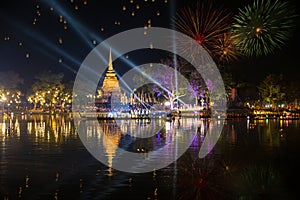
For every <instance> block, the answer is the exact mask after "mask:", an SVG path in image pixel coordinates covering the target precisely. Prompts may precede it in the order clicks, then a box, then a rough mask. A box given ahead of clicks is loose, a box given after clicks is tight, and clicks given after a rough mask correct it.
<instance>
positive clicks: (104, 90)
mask: <svg viewBox="0 0 300 200" xmlns="http://www.w3.org/2000/svg"><path fill="white" fill-rule="evenodd" d="M112 101H114V102H117V103H119V102H121V103H122V104H126V103H127V98H126V96H125V95H122V93H121V89H120V85H119V80H118V78H117V75H116V72H115V70H114V68H113V64H112V54H111V50H110V52H109V61H108V69H107V71H106V74H105V77H104V80H103V83H102V87H101V89H100V90H98V96H97V98H96V102H95V103H96V105H97V106H98V107H102V108H111V103H112Z"/></svg>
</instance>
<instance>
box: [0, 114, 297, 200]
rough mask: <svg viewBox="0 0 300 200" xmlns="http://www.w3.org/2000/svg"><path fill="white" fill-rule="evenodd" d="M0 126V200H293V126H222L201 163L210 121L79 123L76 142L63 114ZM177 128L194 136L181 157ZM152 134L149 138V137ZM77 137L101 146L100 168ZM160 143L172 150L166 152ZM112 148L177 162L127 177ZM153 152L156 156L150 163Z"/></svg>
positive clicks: (8, 119)
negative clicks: (102, 159) (212, 146)
mask: <svg viewBox="0 0 300 200" xmlns="http://www.w3.org/2000/svg"><path fill="white" fill-rule="evenodd" d="M0 120H1V121H0V198H1V199H297V198H296V197H298V196H299V194H298V185H297V184H296V183H297V182H298V181H299V180H300V179H299V178H300V159H299V155H300V121H299V120H279V119H269V120H268V119H267V120H253V119H228V120H225V122H224V127H223V131H222V134H221V136H220V138H219V140H218V142H217V144H216V145H215V146H214V148H213V149H212V151H211V152H210V153H209V154H208V155H207V156H206V157H205V158H204V159H199V158H198V152H199V149H200V147H201V145H202V142H203V140H204V138H205V137H206V134H207V132H208V131H209V130H211V128H213V126H215V125H214V124H212V123H211V121H210V120H209V119H194V118H181V119H177V118H176V120H175V121H171V122H169V121H164V120H162V119H156V120H149V119H147V120H117V121H113V120H107V121H105V120H101V121H99V122H98V121H97V123H95V122H94V121H89V120H84V121H82V122H80V123H84V124H85V126H83V129H82V130H80V133H81V134H82V133H85V135H84V136H82V135H79V133H78V131H77V129H76V128H75V126H74V121H73V119H72V117H71V116H68V115H66V116H61V115H43V114H40V115H39V114H37V115H16V116H1V118H0ZM79 127H81V126H79ZM157 127H160V128H159V129H156V128H157ZM178 127H183V129H189V130H190V131H192V133H193V134H192V135H193V137H188V139H189V140H190V145H189V146H188V148H187V150H184V151H182V153H183V154H182V155H180V154H181V153H180V148H178V147H181V144H182V143H184V142H185V140H186V139H187V136H186V135H185V133H184V132H176V130H178ZM99 130H101V131H100V132H101V133H99ZM149 130H150V132H149V133H148V132H147V131H149ZM153 131H155V134H152V135H151V132H153ZM174 131H175V132H174ZM129 132H130V134H128V133H129ZM81 137H85V139H86V140H87V141H91V142H95V141H96V142H98V143H99V144H100V143H101V144H102V145H101V149H100V150H99V151H101V154H102V155H104V158H105V159H106V162H107V165H104V164H102V163H101V162H100V161H98V160H97V159H96V158H95V157H94V156H93V155H92V154H91V153H90V152H89V150H87V148H86V147H85V145H84V144H83V142H82V140H81ZM138 137H143V138H138ZM105 138H106V139H109V141H110V143H107V142H105ZM167 144H171V145H169V146H168V149H167V150H165V149H164V147H165V146H166V145H167ZM118 148H121V149H123V150H126V151H128V152H132V153H136V154H138V155H139V157H140V158H144V159H145V160H147V161H149V162H151V161H154V160H162V161H164V160H168V159H169V158H170V157H171V156H174V155H175V156H176V157H179V158H178V159H177V160H176V159H174V160H175V161H174V162H172V163H170V164H169V165H167V166H166V167H164V168H162V169H155V170H151V171H149V172H146V173H128V172H122V171H119V170H116V169H114V168H113V166H114V163H116V162H117V161H118V159H121V158H119V157H118V155H117V151H118ZM155 151H157V152H159V153H157V154H151V156H149V155H150V152H155ZM170 152H171V154H170ZM174 152H175V153H174ZM133 165H134V167H135V169H136V170H141V169H143V168H145V167H146V165H140V164H139V163H134V162H133Z"/></svg>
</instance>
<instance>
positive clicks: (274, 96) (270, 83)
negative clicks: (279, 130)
mask: <svg viewBox="0 0 300 200" xmlns="http://www.w3.org/2000/svg"><path fill="white" fill-rule="evenodd" d="M258 90H259V93H260V97H261V99H262V101H263V103H265V104H272V107H273V108H276V107H277V104H281V103H282V102H283V101H284V98H285V93H284V90H283V76H282V75H273V74H270V75H268V76H267V77H266V78H265V79H264V80H263V81H262V82H261V84H260V85H259V86H258Z"/></svg>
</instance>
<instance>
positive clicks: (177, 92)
mask: <svg viewBox="0 0 300 200" xmlns="http://www.w3.org/2000/svg"><path fill="white" fill-rule="evenodd" d="M162 63H163V64H162V65H161V66H158V65H154V66H152V67H142V68H140V69H139V70H140V72H141V73H144V74H146V76H144V75H142V76H140V75H136V76H135V77H134V78H133V80H134V82H135V84H136V85H139V86H142V85H145V83H147V82H149V81H148V80H147V79H151V82H152V83H154V84H151V85H150V84H149V85H148V86H147V87H148V88H147V87H144V88H145V89H146V88H147V90H149V87H151V89H150V90H151V91H152V92H153V94H155V96H156V97H157V98H158V99H159V98H161V97H162V98H163V99H164V100H166V101H168V102H169V103H170V109H173V108H174V106H175V104H176V103H178V101H180V99H181V98H183V97H184V96H186V95H187V94H188V90H189V88H190V85H189V82H188V81H187V79H186V78H185V77H184V76H183V75H182V74H181V73H180V69H181V66H180V65H179V64H178V63H177V65H178V68H177V71H178V73H177V83H176V76H175V70H174V64H173V61H171V60H163V61H162ZM187 96H188V95H187Z"/></svg>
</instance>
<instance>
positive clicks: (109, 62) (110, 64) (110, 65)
mask: <svg viewBox="0 0 300 200" xmlns="http://www.w3.org/2000/svg"><path fill="white" fill-rule="evenodd" d="M113 70H114V69H113V64H112V56H111V48H110V49H109V61H108V71H113Z"/></svg>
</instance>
